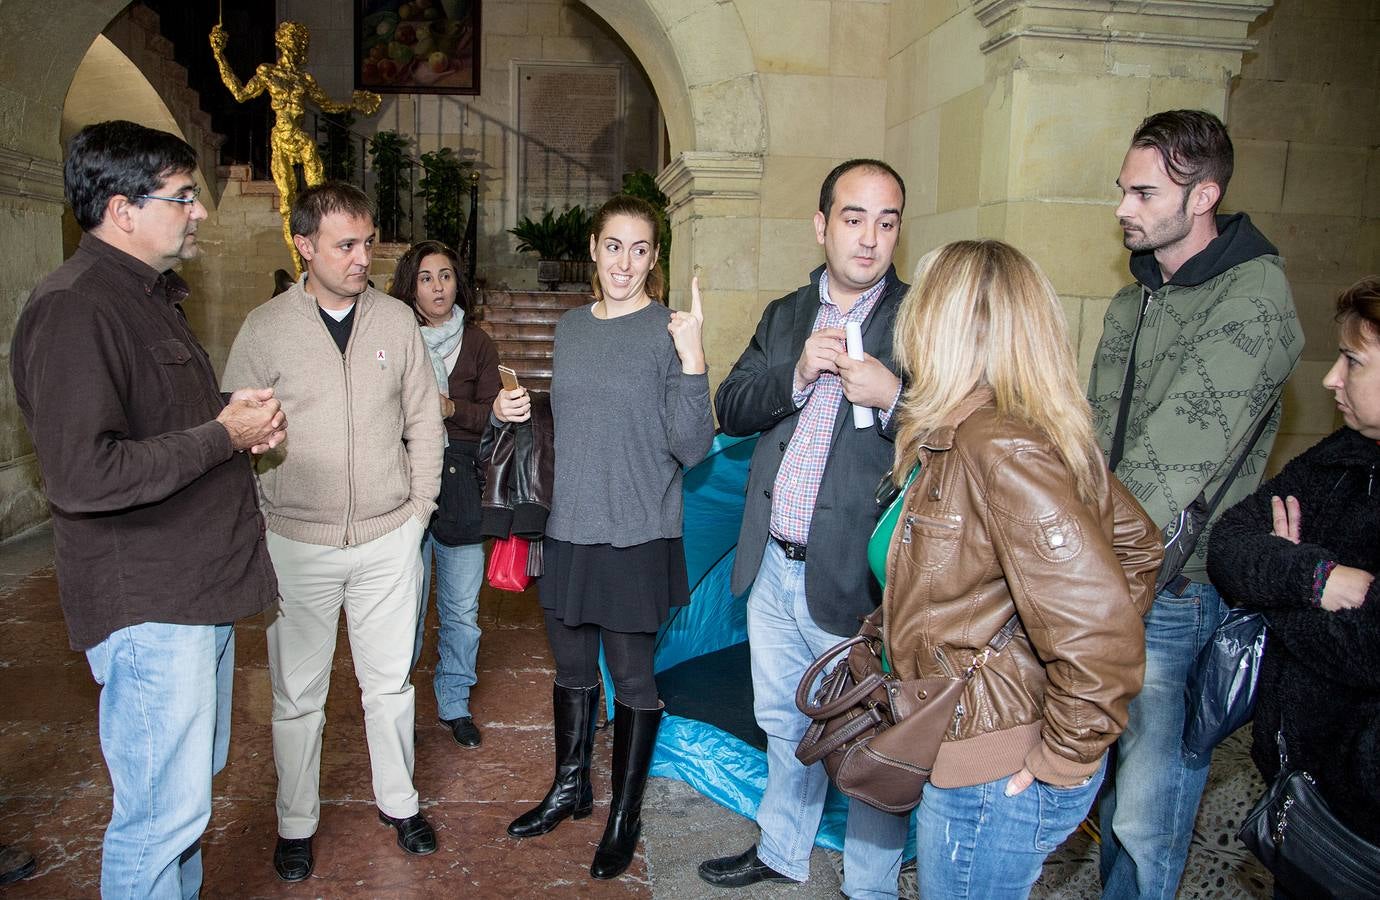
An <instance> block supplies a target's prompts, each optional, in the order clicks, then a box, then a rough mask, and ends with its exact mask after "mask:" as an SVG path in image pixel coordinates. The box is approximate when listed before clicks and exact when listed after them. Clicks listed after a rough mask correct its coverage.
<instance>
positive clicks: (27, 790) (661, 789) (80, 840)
mask: <svg viewBox="0 0 1380 900" xmlns="http://www.w3.org/2000/svg"><path fill="white" fill-rule="evenodd" d="M480 620H481V625H482V627H483V629H484V637H483V640H482V642H481V644H480V650H479V684H478V685H477V686H476V688H475V690H474V696H473V711H474V713H475V717H476V721H477V722H478V724H479V725H480V727H481V728H482V729H483V731H484V744H483V746H481V747H479V748H478V749H474V750H465V749H462V748H460V747H458V746H457V745H456V744H455V743H454V742H453V741H452V740H451V738H450V734H449V732H447V731H446V730H445V729H444V728H442V727H441V726H440V725H438V724H436V718H435V717H436V700H435V696H434V695H433V694H432V691H431V685H430V675H431V665H432V663H433V662H434V659H435V653H436V651H435V646H434V642H435V613H434V611H433V612H432V622H431V629H430V631H429V637H428V642H427V646H426V648H425V651H424V653H423V656H422V663H421V665H420V666H419V668H418V671H417V673H416V675H415V676H414V679H413V681H414V684H415V685H416V686H417V694H416V696H417V722H418V723H419V724H418V735H417V768H416V782H417V786H418V790H419V791H420V793H421V796H422V802H423V806H424V809H425V812H426V814H427V816H428V818H429V819H430V820H431V822H432V823H433V824H434V825H435V826H436V828H437V836H438V839H439V843H440V849H439V850H438V852H437V853H436V854H434V855H432V856H428V857H420V858H418V857H409V856H407V855H406V854H404V853H403V852H402V851H401V850H399V849H398V847H397V846H396V844H395V841H394V833H393V832H392V831H391V830H389V829H386V828H385V827H384V826H382V825H380V824H379V823H378V820H377V818H376V817H375V814H374V805H373V801H372V792H371V789H370V784H369V764H368V752H367V749H366V747H365V744H364V729H363V722H362V712H361V709H360V706H359V699H358V698H359V693H358V686H357V685H356V683H355V679H354V673H353V669H352V664H351V661H350V656H349V641H348V639H347V638H346V636H345V634H344V632H343V626H342V633H341V635H340V639H339V642H338V648H339V650H338V653H337V657H336V661H335V667H334V670H333V674H332V680H331V685H332V691H331V696H330V700H329V701H328V704H327V724H326V733H325V742H324V743H325V749H324V752H323V758H322V766H321V797H322V801H323V802H322V819H321V828H320V831H319V832H318V837H317V841H316V871H315V874H314V875H313V876H312V878H311V879H309V880H308V881H306V882H303V883H301V884H296V885H287V884H283V883H282V882H280V881H278V880H277V877H276V876H275V875H274V873H273V868H272V864H271V854H272V851H273V843H274V839H275V836H276V829H275V822H274V813H273V794H274V783H275V778H274V772H273V755H272V746H271V740H270V732H269V709H270V693H269V684H268V673H267V663H266V659H265V653H266V649H265V642H264V635H263V625H262V623H261V622H260V621H259V620H258V619H250V620H246V621H243V622H241V623H239V626H238V628H237V632H236V635H237V653H236V672H235V703H234V722H233V729H234V731H233V739H232V746H231V753H230V762H229V765H228V766H227V768H226V770H225V771H224V772H223V773H221V775H220V776H218V777H217V779H216V781H215V785H214V798H215V800H214V809H213V811H212V816H211V825H210V829H209V830H208V832H207V835H206V839H205V842H204V846H205V863H206V887H205V891H204V892H203V896H204V897H208V898H222V897H223V898H236V900H238V898H253V897H302V898H306V897H325V898H349V897H385V896H386V897H390V898H393V897H397V898H425V897H446V898H453V897H456V896H461V897H469V896H473V897H485V898H487V897H523V898H527V897H544V896H560V897H633V896H651V895H653V894H655V895H656V896H658V897H669V898H674V900H713V898H717V897H729V896H732V897H733V898H734V900H756V898H775V897H783V898H784V897H791V898H805V900H822V898H833V897H837V896H839V893H838V884H839V879H838V875H837V866H838V855H837V854H828V853H825V852H824V851H820V850H816V852H815V855H814V858H813V859H812V864H811V877H810V882H809V883H808V884H803V885H797V886H785V885H761V886H759V887H757V888H752V889H745V890H739V891H732V892H728V891H723V890H722V889H716V888H712V887H709V886H708V885H706V884H704V883H703V882H701V881H700V880H699V879H698V878H697V877H696V875H695V866H696V864H697V863H698V862H699V861H700V860H702V859H705V858H708V857H711V856H721V855H730V854H735V853H737V852H739V851H741V850H742V849H744V848H745V847H747V846H748V845H749V844H751V843H752V841H753V840H755V839H756V828H755V826H754V825H753V823H752V822H751V820H749V819H745V818H743V817H741V816H738V815H736V814H734V813H731V812H729V811H727V810H725V809H723V808H722V807H719V806H717V805H716V804H714V803H713V802H711V801H709V800H707V799H705V798H703V797H701V796H700V795H698V794H696V793H695V792H694V791H693V790H691V789H690V788H688V787H686V786H685V785H683V784H680V783H679V782H674V781H668V780H665V779H660V778H654V779H652V780H651V783H650V784H649V786H648V789H647V799H646V803H645V804H644V820H645V827H644V838H645V844H644V848H643V852H642V853H639V855H638V858H637V859H636V860H635V861H634V863H633V866H632V868H631V869H630V870H629V872H628V873H627V874H626V875H624V876H623V877H622V878H620V879H617V880H616V881H612V882H598V881H594V880H592V879H591V878H590V877H589V874H588V868H589V862H590V859H591V857H592V856H593V853H594V847H595V845H596V844H597V843H598V841H599V836H600V834H601V831H602V828H603V823H604V819H605V816H606V814H607V808H608V776H609V773H608V760H609V745H610V743H611V736H610V735H609V734H607V733H601V734H600V735H599V738H598V746H597V747H596V751H595V776H594V781H595V796H596V800H595V803H596V807H595V812H594V815H593V816H591V817H590V818H588V819H585V820H583V821H580V822H573V821H568V822H565V823H563V824H562V825H561V826H560V827H559V828H558V829H556V830H555V831H553V832H552V833H550V834H548V835H544V836H542V837H539V838H533V839H530V840H526V841H518V840H514V839H512V838H510V837H508V835H507V834H506V832H505V830H504V829H505V826H506V825H507V823H508V821H509V820H511V819H512V818H513V817H514V816H515V815H517V814H518V813H520V812H522V811H523V810H524V809H526V808H528V807H529V806H531V805H532V804H534V803H535V802H537V801H538V800H539V799H540V798H541V796H542V794H543V792H544V791H545V789H546V786H547V785H548V784H549V782H550V777H551V744H550V704H551V688H550V685H551V679H552V676H553V672H552V667H551V661H550V656H549V652H548V650H547V647H546V640H545V637H544V634H543V632H542V628H541V618H540V613H539V610H538V607H537V601H536V597H535V592H532V593H531V594H529V595H515V594H504V593H500V592H496V591H491V590H489V589H488V588H485V591H484V593H483V594H482V595H481V597H480ZM97 697H98V693H97V687H96V684H95V682H94V681H92V679H91V672H90V670H89V669H88V668H87V665H86V660H85V657H84V656H82V655H81V654H79V653H76V652H74V651H72V650H70V649H69V648H68V645H67V636H66V629H65V628H64V626H63V623H62V614H61V611H60V609H59V608H58V599H57V582H56V579H55V577H54V574H53V569H52V539H51V535H50V533H49V532H48V531H47V530H46V529H39V530H37V531H35V532H33V533H31V534H30V535H27V536H25V537H22V538H19V539H14V540H11V541H8V542H5V543H3V544H0V709H3V710H4V715H3V716H0V842H8V843H18V844H21V845H23V846H24V847H26V848H27V849H29V850H30V851H31V852H33V853H34V854H35V855H36V856H37V857H38V860H39V868H38V871H37V873H36V874H35V875H34V876H33V877H31V878H29V879H27V880H25V881H23V882H21V883H18V884H14V885H10V886H7V887H5V888H0V897H4V898H10V897H13V898H32V897H39V898H73V897H95V896H97V895H98V886H99V878H100V849H101V835H102V832H103V830H104V828H105V824H106V822H107V820H108V819H109V816H110V786H109V778H108V776H107V774H106V771H105V766H104V762H103V761H102V758H101V754H100V747H99V742H98V738H97V733H96V703H97ZM1247 742H1248V738H1247V736H1246V735H1245V734H1244V733H1242V734H1238V735H1236V736H1235V737H1233V738H1232V739H1231V740H1230V741H1228V743H1227V744H1225V745H1223V747H1222V748H1220V749H1219V751H1218V753H1217V754H1216V756H1215V758H1214V763H1213V772H1212V777H1211V779H1210V781H1209V784H1208V790H1207V794H1206V796H1205V798H1204V803H1203V807H1202V809H1201V810H1200V813H1199V816H1198V828H1197V830H1196V832H1195V835H1194V840H1193V847H1192V851H1191V853H1190V856H1189V862H1188V868H1187V870H1186V872H1185V874H1184V880H1183V883H1182V886H1181V888H1180V891H1179V896H1180V897H1181V898H1195V900H1209V898H1211V900H1216V898H1223V900H1227V898H1230V900H1238V898H1260V897H1268V896H1269V881H1268V878H1267V877H1266V876H1265V875H1264V874H1263V873H1262V872H1261V870H1260V867H1259V864H1258V863H1256V862H1255V860H1254V859H1253V858H1251V857H1250V855H1249V854H1248V853H1247V852H1246V851H1245V850H1244V848H1243V847H1241V845H1240V844H1239V843H1238V842H1237V841H1235V839H1234V838H1233V837H1232V835H1233V834H1234V833H1235V830H1236V827H1237V825H1238V824H1239V823H1240V821H1241V817H1242V815H1243V814H1244V813H1245V811H1246V810H1247V809H1249V807H1250V805H1251V803H1252V802H1253V801H1254V799H1255V797H1257V796H1258V795H1259V793H1260V791H1261V784H1260V781H1259V778H1258V777H1257V776H1256V774H1255V771H1254V769H1253V768H1252V767H1251V765H1250V763H1249V761H1248V760H1247V758H1246V748H1247ZM1096 860H1097V850H1096V846H1095V845H1094V844H1092V843H1091V842H1090V841H1089V840H1088V839H1087V837H1086V836H1085V835H1082V834H1081V833H1080V834H1075V836H1074V837H1073V838H1071V839H1070V840H1069V841H1068V842H1067V844H1066V845H1065V846H1064V847H1062V848H1061V849H1060V850H1059V851H1058V852H1056V853H1055V854H1054V855H1053V856H1051V857H1050V859H1049V861H1048V863H1047V864H1046V866H1045V871H1044V874H1043V876H1042V878H1041V880H1040V883H1039V884H1037V885H1036V888H1035V891H1034V893H1033V896H1034V897H1035V898H1036V900H1044V898H1059V900H1063V898H1085V897H1095V896H1097V862H1096ZM913 886H914V881H913V875H912V874H911V873H910V872H905V873H903V876H902V890H903V896H913V890H914V887H913Z"/></svg>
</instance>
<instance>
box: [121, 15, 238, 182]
mask: <svg viewBox="0 0 1380 900" xmlns="http://www.w3.org/2000/svg"><path fill="white" fill-rule="evenodd" d="M103 34H104V35H105V37H106V38H107V39H109V40H110V42H111V43H112V44H114V45H115V46H116V47H117V48H118V49H119V50H120V52H122V53H124V55H125V56H126V57H128V58H129V61H130V62H131V63H133V64H134V65H135V67H137V68H138V69H139V71H140V72H141V73H143V75H144V77H145V78H147V79H148V80H149V84H151V85H152V86H153V89H154V90H155V91H156V92H157V94H158V96H159V97H160V98H161V99H162V100H163V102H164V103H165V104H166V105H167V107H168V111H169V112H170V113H172V117H173V119H174V120H176V122H177V124H178V127H179V128H181V129H182V135H183V137H184V138H185V139H186V140H187V143H189V144H191V145H192V146H193V147H195V148H196V151H197V156H198V157H199V158H200V160H201V165H202V167H203V169H204V170H205V172H206V174H207V176H208V177H207V179H206V180H207V187H208V188H209V189H210V190H211V193H212V194H214V195H215V196H214V198H213V199H214V200H216V201H219V199H220V192H221V183H220V182H219V180H218V179H213V178H211V177H209V176H210V175H211V173H213V172H214V170H215V167H216V163H217V162H218V161H219V159H220V145H221V144H223V143H224V142H225V138H224V136H222V135H220V134H217V133H216V131H215V129H214V128H213V127H212V125H211V116H210V115H209V114H208V113H207V112H205V111H204V110H203V109H202V108H201V95H200V94H198V93H197V91H196V90H195V89H194V88H192V87H191V86H190V85H189V84H188V81H187V70H186V69H185V68H183V67H182V66H181V65H180V64H179V63H178V62H177V61H176V60H175V59H173V44H172V41H170V40H168V38H167V37H165V36H164V35H163V33H162V31H161V30H160V27H159V17H158V13H156V12H154V11H153V10H151V9H149V8H148V7H146V6H143V5H141V4H139V3H132V4H130V5H129V6H128V7H126V8H125V10H124V11H123V12H121V13H120V14H119V15H118V16H116V17H115V18H114V19H112V20H111V21H110V24H109V25H107V26H106V27H105V31H104V32H103ZM207 52H208V53H209V52H210V51H209V50H208V51H207ZM107 118H108V116H107Z"/></svg>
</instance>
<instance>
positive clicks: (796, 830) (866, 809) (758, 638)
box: [747, 541, 909, 898]
mask: <svg viewBox="0 0 1380 900" xmlns="http://www.w3.org/2000/svg"><path fill="white" fill-rule="evenodd" d="M806 565H808V563H807V562H796V561H793V560H788V559H786V554H785V553H784V552H783V551H782V550H781V547H780V546H779V545H777V543H776V542H775V541H768V542H767V547H766V552H765V553H763V555H762V565H761V567H760V568H759V569H758V571H757V580H756V581H754V582H753V585H752V592H751V594H750V595H749V596H748V614H747V620H748V621H747V624H748V644H749V646H750V647H751V659H752V691H753V710H754V712H755V713H756V716H757V724H758V725H759V726H761V728H762V730H763V731H764V732H766V734H767V787H766V790H765V791H764V792H763V794H762V802H761V805H759V806H758V807H757V825H758V827H759V828H760V829H761V831H762V836H761V840H760V841H759V842H758V845H757V855H758V857H760V858H761V860H762V862H764V863H766V864H767V865H769V866H771V867H772V868H773V869H775V870H776V871H778V872H780V873H781V874H783V875H787V876H789V877H791V878H794V879H796V880H797V881H804V880H806V879H807V878H809V875H810V849H811V848H812V847H813V846H814V843H815V832H817V831H818V830H819V820H820V816H821V815H822V814H823V811H824V795H825V792H826V791H827V790H828V787H829V777H828V775H827V774H826V773H825V771H824V766H823V765H822V764H820V763H815V764H814V765H812V766H808V767H807V766H802V765H801V764H800V761H799V760H798V759H796V758H795V748H796V745H797V744H798V743H799V742H800V738H801V736H802V735H803V734H804V733H805V728H806V727H807V726H808V725H809V723H810V720H809V718H808V717H806V716H805V715H804V714H803V713H801V712H800V710H799V709H797V708H796V705H795V689H796V685H798V684H799V683H800V679H801V677H802V676H803V675H804V674H805V670H806V669H807V668H809V665H810V663H812V662H814V661H815V659H816V657H818V656H820V655H821V654H823V653H824V651H826V650H828V649H829V648H830V647H832V646H834V645H835V644H837V643H839V642H840V641H842V640H843V638H842V637H840V636H839V635H836V634H830V633H828V632H827V631H824V630H823V629H821V628H820V627H819V626H817V625H816V624H815V623H814V620H813V619H812V618H811V617H810V611H809V609H808V607H807V606H806V604H805V566H806ZM907 819H908V817H906V816H896V815H892V814H891V813H886V812H882V811H881V810H878V809H874V808H873V807H871V806H868V805H867V804H866V803H850V804H849V807H848V826H847V829H846V831H845V833H844V843H843V890H844V893H845V894H847V895H848V896H849V897H853V898H875V897H895V896H896V878H897V876H898V875H899V874H900V868H901V854H900V852H899V850H900V848H901V847H902V846H903V845H904V843H905V840H906V828H907V825H908V824H909V823H908V820H907Z"/></svg>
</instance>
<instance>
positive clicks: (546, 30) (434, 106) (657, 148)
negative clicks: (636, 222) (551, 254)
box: [245, 0, 662, 288]
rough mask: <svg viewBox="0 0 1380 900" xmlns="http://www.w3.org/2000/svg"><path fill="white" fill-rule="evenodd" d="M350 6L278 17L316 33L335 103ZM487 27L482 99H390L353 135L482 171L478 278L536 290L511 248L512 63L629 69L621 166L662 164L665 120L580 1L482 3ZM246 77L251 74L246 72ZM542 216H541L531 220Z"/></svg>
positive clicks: (302, 2)
mask: <svg viewBox="0 0 1380 900" xmlns="http://www.w3.org/2000/svg"><path fill="white" fill-rule="evenodd" d="M352 10H353V7H352V6H351V5H350V4H349V3H320V2H315V0H279V2H278V16H279V20H280V21H281V20H285V19H292V20H295V21H298V22H302V23H304V24H306V25H307V26H308V27H309V28H310V29H311V35H312V43H311V52H310V57H309V65H308V68H309V69H310V71H312V72H313V73H314V74H315V76H316V78H317V81H318V82H319V83H320V84H321V86H322V88H324V89H325V91H326V92H327V93H328V94H330V95H331V96H332V97H338V98H344V97H348V96H349V94H350V91H351V90H352V89H353V88H354V74H353V69H352V67H351V60H352V56H353V49H352V48H353V40H354V24H353V13H352ZM481 28H482V31H483V47H482V53H481V66H482V71H481V73H480V93H479V95H477V96H464V95H459V94H384V95H383V97H384V102H383V106H382V108H381V109H380V111H379V113H378V115H377V116H375V117H373V118H370V119H361V120H360V121H358V122H357V123H356V124H355V129H356V130H358V131H360V132H363V133H366V134H372V133H373V132H374V131H377V130H383V129H390V130H395V131H399V132H401V133H403V134H407V135H410V136H412V137H413V139H414V143H413V148H414V153H418V154H420V153H425V152H428V151H431V150H436V149H438V148H439V147H443V146H445V147H451V148H453V149H454V150H455V151H456V152H457V153H459V154H461V155H462V156H468V157H470V158H473V159H474V160H475V161H476V163H477V168H478V171H479V172H480V173H481V175H482V176H483V177H482V181H481V184H480V206H481V209H480V237H479V254H478V266H479V276H480V277H481V278H482V279H484V280H485V281H486V282H487V283H488V284H490V285H494V286H498V285H503V284H507V285H511V286H514V287H528V288H535V287H536V286H537V283H536V272H535V258H534V257H532V256H531V254H519V253H516V252H514V250H513V247H514V246H515V243H516V240H515V239H514V238H513V237H512V236H511V235H509V234H508V233H507V229H508V228H511V227H512V226H513V225H514V224H516V222H517V219H518V217H519V216H521V215H524V214H526V213H527V210H519V209H518V208H517V185H516V183H515V178H514V173H515V171H516V166H515V161H516V154H517V152H518V150H519V149H520V147H521V145H522V143H523V141H524V140H525V137H524V135H522V134H520V133H519V132H518V131H517V130H516V125H517V113H516V108H515V100H516V98H515V97H514V87H515V63H516V61H522V62H560V63H604V64H614V65H617V66H619V67H620V69H621V70H622V73H623V98H624V112H623V118H622V120H621V122H620V127H621V128H622V129H623V132H624V155H623V159H624V169H625V170H628V171H631V170H633V169H645V170H647V171H649V172H652V173H655V172H656V171H658V170H659V169H660V168H661V159H660V156H659V154H660V152H661V149H662V148H661V138H660V135H661V120H660V117H659V114H658V111H657V100H656V95H655V93H654V92H653V90H652V86H651V83H650V82H649V81H648V78H647V75H646V73H645V72H644V71H643V69H642V67H641V65H639V63H638V61H637V59H636V57H635V56H634V55H633V54H632V53H631V52H630V51H629V50H628V48H627V47H626V45H625V44H624V43H623V42H622V41H621V40H620V39H619V37H618V34H617V33H616V32H615V31H614V30H613V29H612V28H611V27H610V26H609V25H608V24H607V23H605V22H604V21H603V20H602V19H600V18H599V17H598V16H597V15H595V14H594V13H593V12H591V11H590V10H589V9H588V8H587V7H586V6H584V5H583V4H581V3H578V2H575V0H502V2H490V3H485V4H484V6H483V13H482V23H481ZM245 74H247V73H245ZM534 218H535V217H534Z"/></svg>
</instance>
